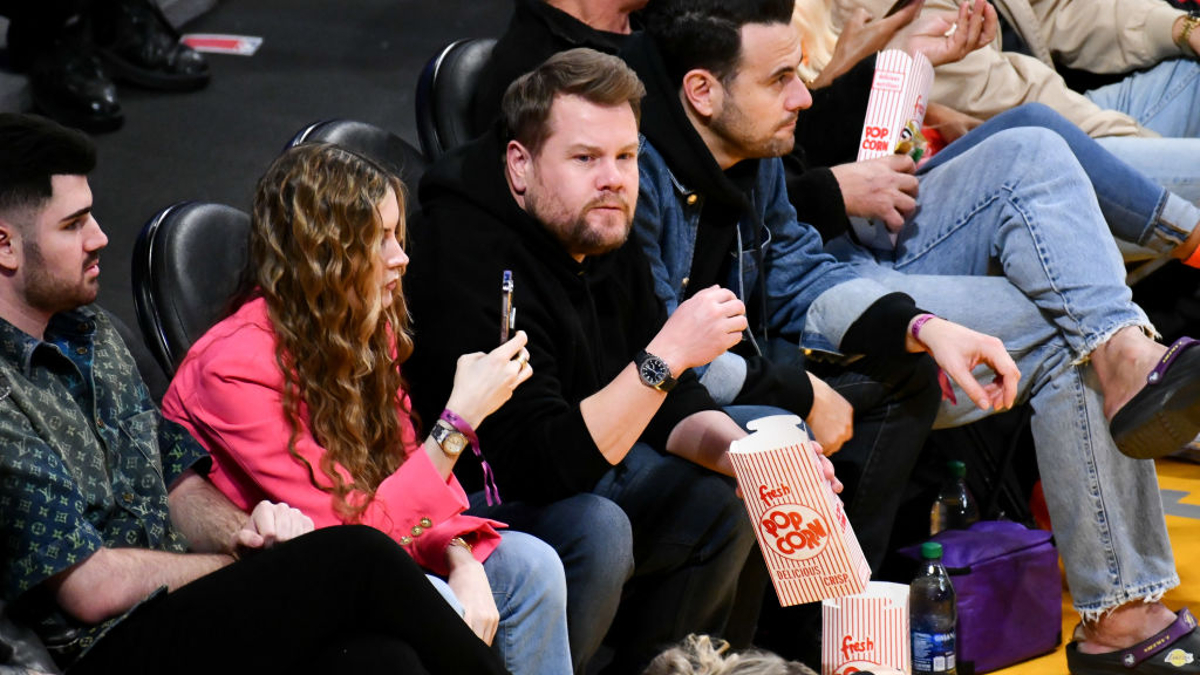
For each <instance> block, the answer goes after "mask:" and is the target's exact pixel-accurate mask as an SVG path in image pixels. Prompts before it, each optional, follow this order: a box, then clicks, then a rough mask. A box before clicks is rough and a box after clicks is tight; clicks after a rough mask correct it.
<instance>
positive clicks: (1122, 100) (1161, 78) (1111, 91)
mask: <svg viewBox="0 0 1200 675" xmlns="http://www.w3.org/2000/svg"><path fill="white" fill-rule="evenodd" d="M1085 95H1086V96H1087V97H1088V99H1090V100H1091V101H1092V102H1093V103H1095V104H1096V105H1098V106H1100V107H1101V108H1105V109H1108V110H1117V111H1120V112H1123V113H1125V114H1127V115H1129V116H1130V117H1132V118H1134V119H1135V120H1137V121H1138V123H1139V124H1141V125H1142V126H1144V127H1146V128H1147V129H1150V130H1152V131H1156V132H1158V133H1159V134H1160V135H1161V136H1163V138H1142V137H1133V136H1108V137H1105V138H1100V139H1097V140H1098V141H1099V142H1100V144H1101V145H1103V146H1104V147H1105V149H1107V150H1109V151H1110V152H1112V153H1113V154H1114V155H1116V156H1118V157H1120V158H1121V159H1123V160H1125V161H1126V162H1128V163H1129V164H1130V165H1132V166H1133V167H1134V168H1136V169H1137V170H1139V171H1141V172H1143V173H1145V174H1146V175H1148V176H1150V177H1151V178H1152V179H1154V181H1155V182H1157V183H1159V184H1161V185H1162V186H1163V187H1165V188H1167V189H1168V190H1170V191H1171V192H1174V193H1175V194H1178V195H1180V196H1181V197H1183V198H1184V199H1187V200H1188V201H1190V202H1192V203H1195V204H1200V113H1198V112H1197V111H1200V62H1196V61H1193V60H1190V59H1182V58H1181V59H1174V60H1170V61H1163V62H1162V63H1160V64H1158V65H1157V66H1155V67H1154V68H1151V69H1150V70H1146V71H1142V72H1138V73H1133V74H1131V75H1129V76H1128V77H1126V78H1125V79H1123V80H1121V81H1120V82H1116V83H1114V84H1110V85H1107V86H1104V87H1100V88H1098V89H1093V90H1092V91H1089V92H1087V93H1086V94H1085ZM1181 139H1188V140H1181Z"/></svg>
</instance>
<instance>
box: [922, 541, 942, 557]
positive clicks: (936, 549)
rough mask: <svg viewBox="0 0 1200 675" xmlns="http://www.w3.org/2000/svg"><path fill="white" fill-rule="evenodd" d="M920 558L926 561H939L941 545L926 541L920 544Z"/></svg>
mask: <svg viewBox="0 0 1200 675" xmlns="http://www.w3.org/2000/svg"><path fill="white" fill-rule="evenodd" d="M921 557H922V558H924V559H926V560H940V559H941V557H942V545H941V544H939V543H937V542H936V541H927V542H925V543H924V544H921Z"/></svg>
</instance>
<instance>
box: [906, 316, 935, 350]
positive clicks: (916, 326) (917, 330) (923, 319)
mask: <svg viewBox="0 0 1200 675" xmlns="http://www.w3.org/2000/svg"><path fill="white" fill-rule="evenodd" d="M936 318H938V317H937V315H936V314H929V313H926V314H920V315H918V316H917V318H916V319H913V323H912V329H911V332H912V336H913V339H914V340H916V341H917V342H921V327H922V326H924V325H925V324H927V323H929V320H930V319H936ZM922 344H924V343H922Z"/></svg>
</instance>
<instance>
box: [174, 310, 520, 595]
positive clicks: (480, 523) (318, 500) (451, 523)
mask: <svg viewBox="0 0 1200 675" xmlns="http://www.w3.org/2000/svg"><path fill="white" fill-rule="evenodd" d="M200 346H202V345H200V344H198V345H197V347H200ZM203 346H204V347H206V348H204V349H194V350H193V351H192V352H191V353H189V354H188V357H187V359H185V361H184V363H183V364H181V366H180V368H179V371H178V372H177V374H176V376H175V378H174V380H173V381H172V383H171V387H170V389H169V390H168V392H167V395H166V397H164V399H163V414H164V415H165V416H166V417H167V418H168V419H172V420H174V421H176V422H179V423H180V424H182V425H183V426H185V427H186V428H187V429H188V430H189V431H190V432H191V433H192V435H193V436H195V438H196V439H197V440H198V441H199V442H200V443H201V444H202V445H204V446H205V447H206V448H207V449H208V451H209V453H211V454H212V456H213V464H214V467H213V473H212V475H211V478H212V481H213V484H214V485H215V486H216V487H217V488H219V489H220V490H221V491H222V492H224V493H225V494H226V495H228V496H229V497H230V499H231V500H232V501H233V502H234V503H235V504H237V505H238V506H239V507H241V508H243V509H246V510H249V509H250V508H252V507H253V506H254V504H256V503H257V502H258V501H260V500H262V499H268V500H271V501H276V502H286V503H287V504H289V505H291V506H293V507H295V508H297V509H300V511H302V512H303V513H305V514H306V515H308V517H310V518H312V520H313V523H314V524H315V525H316V526H317V527H329V526H331V525H338V524H342V523H344V522H346V521H345V520H344V519H343V518H342V517H341V516H340V515H339V514H338V513H337V512H336V511H335V510H334V508H333V497H332V495H331V494H330V493H329V492H326V491H324V490H321V489H319V488H318V487H316V486H314V485H313V483H312V481H311V480H310V477H309V472H308V469H307V467H305V466H304V465H303V464H302V463H301V462H299V461H297V460H296V458H294V457H293V456H292V455H291V454H290V453H289V452H288V437H289V435H290V433H291V430H290V428H289V425H288V422H287V418H286V417H285V416H284V413H283V402H282V394H281V390H282V380H283V378H282V376H281V374H280V372H279V368H278V366H277V365H276V363H275V353H274V350H275V347H274V341H273V337H272V336H271V335H270V334H269V333H267V332H266V331H264V330H263V329H262V328H260V327H257V326H253V325H248V326H244V327H242V328H241V329H239V330H236V331H234V332H233V333H230V334H229V335H228V336H226V337H225V338H224V339H221V340H219V341H214V342H212V343H209V344H207V345H203ZM406 436H407V437H408V438H409V439H411V437H412V432H411V429H410V430H409V431H408V433H407V434H406ZM413 449H414V446H412V445H410V446H409V451H410V454H409V457H408V459H407V460H406V461H405V462H404V463H403V464H402V465H401V466H400V468H399V469H398V470H397V471H396V472H395V473H394V474H392V475H391V476H389V477H388V478H386V479H385V480H384V481H383V482H382V483H380V485H379V487H378V489H377V490H376V493H375V498H374V499H373V500H372V501H371V503H370V504H369V505H368V506H367V508H366V509H365V510H364V511H363V512H362V514H361V516H360V517H359V518H358V520H357V521H355V522H359V523H362V524H364V525H370V526H372V527H375V528H377V529H379V530H382V531H383V532H386V533H387V534H388V535H389V536H391V537H392V538H393V539H395V540H396V541H397V542H399V543H400V544H401V545H403V546H404V547H405V549H406V550H407V551H408V552H409V553H410V554H411V555H412V556H413V558H414V559H415V560H416V561H417V563H418V564H420V565H421V566H422V567H424V568H425V569H427V570H430V571H432V572H434V573H436V574H443V575H444V574H446V573H447V571H448V570H447V568H446V559H445V550H446V546H447V545H448V544H449V541H450V540H451V539H452V538H454V537H457V536H462V537H464V538H466V539H467V540H468V541H470V542H471V543H472V545H473V546H474V547H475V549H474V551H475V557H476V558H477V559H478V560H480V561H482V560H484V559H486V558H487V556H488V554H490V553H491V551H492V550H494V549H495V548H496V546H497V545H498V544H499V540H500V537H499V534H497V532H496V529H495V528H496V527H497V526H502V525H501V524H500V523H497V522H495V521H491V520H488V519H484V518H476V517H473V516H467V515H463V511H464V510H466V508H467V498H466V494H465V493H464V491H463V489H462V486H461V485H459V483H458V480H457V479H455V478H454V476H453V475H451V477H450V480H449V481H446V480H443V479H442V477H441V476H440V475H439V474H438V473H437V470H436V469H435V468H434V466H433V463H432V462H431V461H430V460H429V457H428V456H427V455H426V454H425V452H424V451H423V450H421V449H420V448H419V447H416V448H415V450H416V451H415V452H413V451H412V450H413ZM296 451H297V453H298V454H299V455H300V456H301V457H303V458H305V459H306V460H308V462H309V463H310V464H311V465H312V469H313V472H314V474H315V475H316V478H317V480H318V482H319V483H320V484H321V485H322V486H328V485H329V484H330V483H329V481H328V479H327V477H326V476H325V475H324V473H323V472H322V471H321V469H320V457H321V455H322V454H323V453H324V448H322V447H321V446H320V445H318V444H317V442H316V440H315V439H314V438H313V436H312V434H310V433H308V430H307V428H306V427H302V428H301V430H300V434H299V436H298V437H297V439H296ZM356 498H357V499H362V498H364V495H362V494H361V493H352V494H351V495H350V499H351V500H354V499H356Z"/></svg>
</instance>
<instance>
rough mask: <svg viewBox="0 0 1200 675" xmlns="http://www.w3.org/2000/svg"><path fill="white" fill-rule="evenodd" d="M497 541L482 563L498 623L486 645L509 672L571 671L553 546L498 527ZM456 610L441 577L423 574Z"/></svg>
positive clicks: (551, 674)
mask: <svg viewBox="0 0 1200 675" xmlns="http://www.w3.org/2000/svg"><path fill="white" fill-rule="evenodd" d="M500 536H501V542H500V546H499V547H497V548H496V550H495V551H492V554H491V555H489V556H488V558H487V560H485V561H484V563H483V571H484V572H485V573H486V574H487V578H488V583H489V584H490V585H491V587H492V599H493V600H494V601H495V603H496V609H497V610H499V612H500V626H499V628H498V629H497V630H496V638H495V639H494V640H493V641H492V648H493V649H495V650H496V651H497V652H498V653H499V654H500V658H502V659H503V660H504V666H505V667H506V668H508V670H509V671H511V672H512V673H513V675H521V673H531V674H532V673H539V674H541V675H562V674H563V673H568V672H570V671H571V665H570V663H571V653H570V647H569V646H568V642H567V583H566V578H565V577H564V576H563V566H562V563H561V562H560V561H559V559H558V555H557V554H556V553H555V552H554V549H553V548H551V547H550V546H548V545H547V544H546V543H544V542H542V541H540V540H538V539H537V537H533V536H530V535H528V534H525V533H524V532H516V531H512V530H502V531H501V533H500ZM427 576H428V577H429V581H430V583H432V584H433V586H434V588H436V589H437V590H438V592H440V593H441V594H442V596H443V597H445V598H446V601H447V602H449V603H450V606H451V607H453V608H454V610H455V611H456V612H458V613H459V615H462V613H463V611H464V610H463V606H462V603H461V602H459V600H458V598H457V597H455V595H454V593H453V591H451V590H450V586H449V585H448V584H447V583H446V582H445V581H443V580H442V579H441V578H439V577H436V576H432V575H427Z"/></svg>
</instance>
